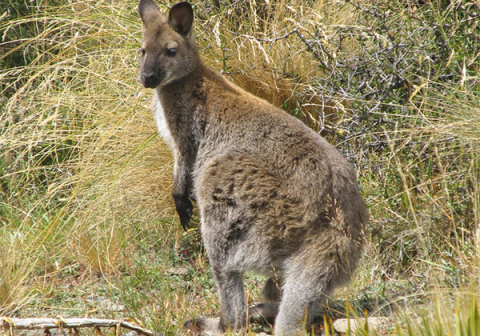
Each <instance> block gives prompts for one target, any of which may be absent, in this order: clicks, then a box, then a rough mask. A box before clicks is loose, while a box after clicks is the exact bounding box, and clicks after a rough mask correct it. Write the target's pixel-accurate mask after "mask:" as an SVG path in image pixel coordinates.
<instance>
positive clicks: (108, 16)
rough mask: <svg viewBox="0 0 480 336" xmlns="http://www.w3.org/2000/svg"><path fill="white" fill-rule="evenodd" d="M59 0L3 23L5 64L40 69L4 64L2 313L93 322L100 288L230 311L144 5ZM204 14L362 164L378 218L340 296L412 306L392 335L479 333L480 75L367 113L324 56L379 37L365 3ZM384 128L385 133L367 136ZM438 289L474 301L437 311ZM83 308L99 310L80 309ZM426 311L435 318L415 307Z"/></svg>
mask: <svg viewBox="0 0 480 336" xmlns="http://www.w3.org/2000/svg"><path fill="white" fill-rule="evenodd" d="M48 4H49V2H48V1H47V2H46V3H43V5H41V6H40V7H38V8H37V7H31V8H30V11H29V13H31V14H28V15H26V16H23V17H19V18H9V17H5V18H3V21H0V32H2V34H3V36H2V37H5V38H4V40H3V41H2V42H0V47H1V48H5V50H7V52H6V53H3V54H2V55H0V60H6V59H7V58H8V57H9V56H10V55H13V54H15V55H20V56H21V57H24V58H25V60H27V62H26V64H25V65H21V64H20V65H17V66H16V67H12V68H8V67H4V68H1V69H0V83H1V89H2V92H1V96H0V98H1V100H0V108H1V109H2V113H1V115H0V183H1V184H0V311H3V312H4V313H9V314H13V313H15V314H22V313H25V312H27V311H28V312H34V313H35V312H37V310H36V309H40V308H42V309H46V310H47V312H58V307H60V306H64V307H66V306H68V307H69V308H68V309H71V310H67V314H68V312H72V313H74V314H80V313H81V314H86V313H91V312H92V311H93V308H92V307H91V306H89V303H88V302H90V301H88V299H87V297H88V296H90V295H94V294H95V295H97V296H101V297H109V298H110V299H112V300H113V299H115V300H116V301H121V302H122V303H123V304H125V305H126V310H125V311H123V312H121V313H119V314H122V315H129V316H132V317H135V318H136V319H138V320H139V321H142V322H143V323H145V324H146V325H148V326H153V327H155V328H156V329H158V330H160V331H163V332H165V333H166V334H168V335H170V334H172V335H173V334H178V333H184V332H185V330H184V329H183V328H182V324H183V322H184V321H186V320H187V319H190V318H192V317H195V316H199V315H215V314H216V313H217V312H218V299H217V298H216V295H215V288H214V284H213V280H212V278H211V275H210V273H209V271H208V261H207V258H206V256H205V255H204V252H203V251H202V249H201V243H200V242H199V236H198V232H196V231H195V230H192V231H190V232H188V233H183V232H182V231H181V230H180V228H179V226H178V223H177V220H176V217H175V211H174V207H173V204H172V200H171V197H170V192H171V170H172V158H171V154H170V152H169V149H168V148H167V146H166V145H165V144H164V143H163V141H162V140H161V139H159V137H158V136H157V131H156V127H155V124H154V122H153V118H152V115H151V112H150V111H149V110H148V106H149V104H150V100H151V94H152V92H151V91H149V90H146V89H143V88H142V87H141V85H140V84H139V81H138V80H137V77H138V67H137V59H136V58H137V50H138V48H139V46H140V41H141V23H140V20H139V18H138V16H137V13H136V5H137V4H136V3H135V2H129V3H127V2H124V1H115V2H109V1H77V2H72V3H68V4H64V5H61V6H53V5H51V6H49V5H48ZM242 4H243V3H242ZM31 6H34V5H33V4H32V5H31ZM161 8H162V10H165V11H166V9H167V6H166V5H164V4H162V5H161ZM195 11H196V13H197V17H198V21H197V26H196V34H197V41H198V44H199V49H200V52H201V54H202V56H203V59H204V60H205V62H206V63H208V64H210V65H211V66H213V67H214V68H216V69H218V70H219V71H222V72H223V74H224V76H226V77H227V78H229V79H231V80H232V81H234V82H236V83H237V84H238V85H240V86H242V87H244V88H246V89H247V90H249V91H250V92H252V93H254V94H257V95H259V96H261V97H263V98H265V99H267V100H268V101H270V102H272V103H274V104H275V105H277V106H280V107H282V108H285V109H286V110H287V111H289V112H291V113H292V114H295V115H296V116H298V117H300V118H301V119H303V120H304V121H306V122H307V123H308V124H309V125H310V126H312V128H314V129H315V130H317V131H321V130H323V134H326V135H327V137H328V139H329V140H330V141H332V142H334V143H335V144H336V146H337V147H338V148H339V149H340V150H342V152H343V153H344V154H345V155H346V156H347V157H348V158H349V159H350V160H351V161H352V163H354V164H355V166H356V169H357V172H358V176H359V181H360V184H361V187H362V192H363V194H364V197H365V199H366V201H367V204H368V206H369V209H370V213H371V223H370V225H369V240H368V242H367V246H366V248H365V253H364V254H365V256H364V258H363V260H362V262H361V263H360V267H359V271H358V272H357V275H356V277H355V279H354V282H353V284H352V285H351V286H350V287H349V288H348V289H347V290H343V291H339V292H338V296H339V297H340V298H342V299H348V300H349V301H350V302H351V304H352V307H353V308H352V309H353V311H354V312H355V313H356V314H359V315H360V316H363V310H364V309H365V307H368V310H369V313H370V314H373V315H382V314H385V312H386V311H387V310H382V308H381V306H382V304H385V303H387V304H389V305H391V306H392V308H391V309H390V310H388V311H390V312H391V311H392V310H394V311H397V312H403V311H405V312H406V313H405V316H407V317H406V318H405V319H402V318H401V316H399V317H398V318H397V319H396V320H395V319H394V317H392V316H389V317H390V318H392V319H393V320H395V321H396V322H397V327H396V328H397V329H395V330H392V331H390V334H392V335H393V334H396V335H413V334H415V333H418V334H419V335H423V334H425V335H430V334H432V335H440V334H441V333H442V332H444V334H446V335H448V334H452V335H453V334H455V335H474V334H472V333H469V332H470V331H468V330H467V329H468V328H470V329H469V330H478V328H477V329H472V328H474V324H475V323H477V322H478V314H477V315H475V309H477V308H476V303H475V302H476V301H474V300H473V299H472V298H471V297H472V296H475V295H465V296H461V295H460V294H459V295H458V296H457V294H456V291H457V290H458V291H460V292H461V291H462V290H463V289H464V288H469V289H470V288H471V290H470V294H471V293H475V291H476V290H477V291H478V281H479V280H478V279H479V269H478V265H479V260H478V252H477V251H478V245H479V244H480V243H479V242H480V236H479V232H480V230H479V224H480V206H479V203H480V189H479V179H480V177H479V171H480V167H479V159H480V150H479V148H480V136H479V132H478V129H480V118H479V115H480V108H479V106H480V103H479V98H478V94H477V93H476V92H475V90H474V89H475V84H474V83H475V81H476V80H477V79H476V78H473V77H472V78H470V77H468V76H465V78H463V79H462V81H463V82H462V83H461V84H462V85H460V84H458V83H438V82H428V81H425V83H424V85H423V86H418V85H417V86H416V87H414V88H413V90H412V92H411V97H410V99H409V100H408V101H405V102H404V103H403V104H400V103H395V104H393V103H389V104H390V105H389V109H387V108H385V109H383V110H382V109H377V110H375V111H373V112H372V114H371V115H370V116H359V113H358V111H355V110H354V109H353V106H356V105H355V104H359V103H361V104H365V105H367V104H370V103H371V102H370V101H367V100H364V101H354V100H353V99H349V98H348V97H347V96H346V95H343V96H342V95H337V96H335V95H333V96H329V99H326V98H325V96H323V95H322V94H321V93H322V90H323V89H324V88H323V87H322V85H323V84H322V83H324V82H322V81H323V80H326V79H327V78H325V76H327V75H328V73H327V72H326V71H325V69H324V66H323V65H322V62H324V63H326V64H327V65H328V66H332V65H333V64H335V62H336V61H335V58H329V56H328V55H327V54H328V53H329V54H330V56H331V55H333V53H334V52H335V50H336V48H338V46H336V45H333V42H334V41H336V40H335V38H336V36H338V34H340V33H339V32H340V31H341V29H343V28H345V27H352V29H353V30H352V31H355V32H357V31H359V30H361V29H365V30H366V29H367V28H368V27H365V26H362V24H364V22H360V21H359V14H358V12H355V11H354V10H353V9H352V7H351V5H349V4H347V3H345V2H343V1H333V2H330V3H326V2H322V1H317V2H305V3H301V2H295V1H282V2H265V3H262V4H254V3H252V4H251V6H243V5H241V4H240V3H235V2H232V3H228V4H223V5H219V6H215V5H214V4H213V3H211V2H208V1H207V2H203V3H197V4H195ZM1 15H2V13H0V16H1ZM25 27H28V29H26V30H25V33H24V35H22V36H19V35H15V36H16V39H15V40H8V38H7V37H8V36H10V35H9V34H10V33H12V32H23V30H22V29H24V28H25ZM355 29H356V30H355ZM293 30H297V31H299V32H300V33H301V34H302V36H304V37H305V38H306V39H311V40H313V39H317V40H318V41H321V43H322V46H323V48H324V51H325V52H324V53H322V54H318V53H319V51H318V50H317V51H316V52H317V54H315V53H314V52H313V51H312V50H309V48H308V46H307V45H306V44H305V42H304V41H302V40H301V39H300V38H299V36H297V35H296V34H294V33H292V31H293ZM28 31H30V32H31V31H33V32H34V33H27V32H28ZM357 42H358V41H357V40H356V39H355V36H353V35H352V36H347V37H345V39H344V40H343V42H342V43H343V44H342V52H344V53H348V54H349V55H355V53H356V52H358V50H357V49H356V48H358V43H357ZM372 46H373V42H372ZM372 48H373V47H372ZM320 56H321V57H320ZM336 57H340V56H336ZM0 64H3V63H1V61H0ZM473 65H474V64H473ZM339 71H340V70H339ZM345 73H346V74H348V71H347V70H345ZM340 74H341V73H339V75H340ZM331 79H333V78H331ZM472 83H473V84H472ZM346 89H347V88H345V90H346ZM328 94H329V93H328V92H326V95H327V96H328ZM395 108H397V110H395ZM392 111H393V112H392ZM362 118H364V119H362ZM368 118H371V120H373V121H372V122H375V123H378V127H376V128H372V131H371V132H361V131H358V129H361V127H358V129H355V127H356V126H355V125H362V123H368V120H369V119H368ZM365 120H367V121H365ZM382 123H383V124H382ZM351 125H354V126H353V127H352V126H351ZM382 125H383V126H382ZM357 131H358V132H357ZM196 221H197V222H198V219H197V220H196ZM175 267H184V268H186V269H187V272H186V273H185V274H183V273H179V274H176V273H175V272H176V271H175V270H173V271H172V269H175ZM46 279H48V280H46ZM67 283H69V284H73V285H72V286H75V289H74V290H73V289H72V290H71V291H70V292H69V290H70V289H69V290H66V289H65V288H63V287H62V286H64V287H66V288H70V287H68V286H70V285H66V284H67ZM247 285H248V286H247V296H248V300H249V303H250V304H254V303H256V300H257V298H258V292H259V288H260V287H261V281H260V280H259V279H257V278H256V277H250V278H248V280H247ZM444 288H446V289H445V290H444ZM435 292H437V293H438V292H441V293H444V292H447V296H448V295H450V296H454V297H455V298H457V297H458V298H462V299H458V300H457V301H455V300H447V299H445V300H444V301H439V300H440V299H437V301H435V300H432V297H433V296H434V295H432V293H433V294H434V293H435ZM448 293H450V294H448ZM412 297H413V298H415V300H413V299H412V300H411V301H410V302H407V304H404V302H405V301H409V298H412ZM402 299H403V301H402ZM442 300H443V299H442ZM72 301H75V302H76V301H78V302H84V304H83V306H82V305H80V306H81V307H78V306H75V305H74V307H73V308H71V307H70V306H69V304H70V302H72ZM464 301H466V302H469V305H463V304H461V302H464ZM399 302H403V303H401V304H400V303H399ZM438 302H442V304H441V305H439V304H438ZM458 302H460V304H459V303H458ZM470 302H471V304H470ZM416 305H421V306H422V308H425V310H424V311H422V313H421V314H420V313H418V314H416V312H415V306H416ZM344 308H345V307H343V308H342V309H339V310H338V311H337V312H336V313H337V315H342V314H345V313H346V312H345V309H344ZM437 308H440V310H439V311H440V312H439V313H438V312H437ZM65 309H67V308H65ZM412 312H413V314H412ZM63 313H65V312H62V314H63ZM95 313H98V314H114V313H108V312H99V311H98V312H97V311H95ZM25 314H26V313H25ZM399 314H401V313H399ZM439 314H440V315H439ZM407 321H410V322H408V323H411V324H412V326H410V327H409V325H408V323H407ZM432 321H433V322H432ZM472 321H474V322H472ZM475 321H477V322H475ZM472 323H473V324H472ZM427 324H428V325H427ZM468 326H470V327H468ZM422 328H423V329H422ZM429 328H430V329H432V330H433V331H432V333H429V332H430V331H428V330H429ZM442 328H443V329H442ZM449 328H450V329H449ZM455 328H457V329H455ZM462 328H467V329H462ZM324 330H325V331H326V330H328V327H327V328H326V329H324ZM409 330H414V331H409ZM422 330H423V331H422ZM440 330H442V331H440ZM329 332H330V334H331V329H330V331H329ZM370 332H372V331H371V330H370ZM412 333H413V334H412Z"/></svg>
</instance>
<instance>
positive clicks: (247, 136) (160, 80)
mask: <svg viewBox="0 0 480 336" xmlns="http://www.w3.org/2000/svg"><path fill="white" fill-rule="evenodd" d="M138 12H139V14H140V17H141V19H142V21H143V44H142V48H141V50H140V54H141V56H140V67H141V69H140V72H141V74H140V80H141V83H142V84H143V85H144V86H145V87H147V88H152V89H155V95H154V98H153V103H152V109H153V112H154V116H155V119H156V122H157V125H158V129H159V131H160V133H161V135H162V136H163V137H164V138H165V140H166V142H167V143H168V144H169V145H170V147H171V149H172V151H173V153H174V158H175V165H174V173H173V190H172V195H173V199H174V201H175V206H176V210H177V212H178V215H179V217H180V222H181V224H182V226H183V227H184V228H186V227H187V226H188V222H189V220H190V217H191V216H192V202H191V200H195V201H196V202H197V205H198V208H199V211H200V216H201V232H202V237H203V242H204V245H205V249H206V251H207V254H208V258H209V260H210V263H211V268H212V273H213V276H214V279H215V283H216V286H217V289H218V295H219V299H220V309H221V312H220V318H199V319H195V320H193V321H189V322H187V323H186V326H187V327H190V328H192V329H194V330H201V331H205V332H210V333H222V332H225V331H227V330H228V329H231V330H238V329H241V328H244V327H245V326H246V323H247V315H248V312H247V304H246V300H245V295H244V289H243V275H244V272H246V271H255V272H258V273H260V274H264V275H266V276H267V277H269V278H270V279H269V280H268V281H267V284H266V288H265V290H264V293H265V297H266V299H267V300H268V301H270V302H268V303H266V304H265V305H259V306H257V307H256V308H255V309H252V312H255V313H256V312H258V311H260V312H267V315H268V314H270V315H272V316H271V317H274V316H275V315H276V320H275V335H276V336H280V335H288V336H290V335H294V334H296V333H298V332H301V331H302V330H304V328H307V330H308V327H309V325H310V324H311V322H312V318H313V317H314V316H316V315H317V314H318V313H319V312H320V309H321V308H322V306H323V305H324V304H325V302H326V299H327V297H328V296H329V295H330V294H331V293H332V291H333V289H334V288H335V287H337V286H338V285H341V284H342V283H345V282H346V281H348V280H349V279H350V277H351V275H352V273H353V271H354V269H355V266H356V264H357V261H358V258H359V256H360V253H361V249H362V242H363V230H364V226H365V224H366V223H367V211H366V207H365V203H364V202H363V200H362V197H361V195H360V192H359V188H358V185H357V182H356V174H355V171H354V169H353V168H352V167H351V165H350V164H349V163H348V162H347V160H346V159H345V158H344V157H342V155H341V154H340V153H339V152H338V151H337V150H336V149H335V148H334V147H333V146H332V145H330V144H329V143H328V142H327V141H326V140H325V139H323V138H322V137H320V136H319V135H318V134H317V133H316V132H314V131H313V130H311V129H310V128H308V127H307V126H306V125H305V124H303V123H302V122H301V121H299V120H298V119H296V118H295V117H293V116H291V115H289V114H288V113H286V112H285V111H283V110H281V109H279V108H277V107H274V106H273V105H271V104H269V103H268V102H266V101H264V100H262V99H260V98H257V97H255V96H254V95H252V94H249V93H247V92H246V91H244V90H242V89H241V88H239V87H237V86H236V85H234V84H232V83H230V82H229V81H227V80H226V79H225V78H224V77H222V76H221V75H220V74H219V73H217V72H215V71H214V70H212V69H210V68H209V67H207V66H205V65H204V64H203V63H202V61H201V59H200V56H199V53H198V51H197V47H196V45H195V41H194V33H193V27H192V24H193V19H194V14H193V10H192V6H191V5H190V4H189V3H187V2H180V3H178V4H176V5H175V6H173V7H172V8H171V10H170V12H169V14H168V17H166V16H164V15H163V14H162V13H161V12H160V11H159V8H158V7H157V5H156V4H155V3H154V2H153V1H152V0H141V1H140V4H139V6H138ZM277 286H278V288H277Z"/></svg>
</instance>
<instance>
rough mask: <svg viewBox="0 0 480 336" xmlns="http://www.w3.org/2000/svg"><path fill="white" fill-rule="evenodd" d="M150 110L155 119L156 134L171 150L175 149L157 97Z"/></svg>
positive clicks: (163, 111)
mask: <svg viewBox="0 0 480 336" xmlns="http://www.w3.org/2000/svg"><path fill="white" fill-rule="evenodd" d="M152 110H153V117H154V119H155V122H156V123H157V128H158V132H159V133H160V135H161V136H162V138H163V139H164V140H165V142H166V143H167V144H168V146H170V148H171V149H172V150H173V149H175V147H176V145H175V141H174V139H173V137H172V133H171V132H170V128H169V127H168V123H167V118H166V117H165V110H164V109H163V106H162V103H161V102H160V99H159V98H158V95H155V96H154V98H153V103H152Z"/></svg>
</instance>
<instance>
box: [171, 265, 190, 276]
mask: <svg viewBox="0 0 480 336" xmlns="http://www.w3.org/2000/svg"><path fill="white" fill-rule="evenodd" d="M167 272H168V273H169V274H171V275H188V273H189V271H188V268H186V267H182V266H178V267H172V268H170V269H169V270H168V271H167Z"/></svg>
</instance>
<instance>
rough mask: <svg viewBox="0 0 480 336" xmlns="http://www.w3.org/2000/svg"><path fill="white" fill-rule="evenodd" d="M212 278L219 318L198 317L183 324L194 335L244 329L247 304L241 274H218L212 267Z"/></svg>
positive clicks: (216, 333)
mask: <svg viewBox="0 0 480 336" xmlns="http://www.w3.org/2000/svg"><path fill="white" fill-rule="evenodd" d="M212 271H213V276H214V278H215V283H216V285H217V288H218V296H219V298H220V310H221V311H220V318H218V317H200V318H197V319H194V320H191V321H188V322H186V323H185V327H187V328H189V329H190V330H192V331H193V332H195V333H198V332H203V333H206V334H208V335H219V334H223V333H224V332H226V331H228V330H231V331H236V330H240V329H243V328H245V325H246V322H247V304H246V301H245V292H244V290H243V274H242V273H240V272H218V271H217V270H216V269H215V266H213V269H212Z"/></svg>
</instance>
